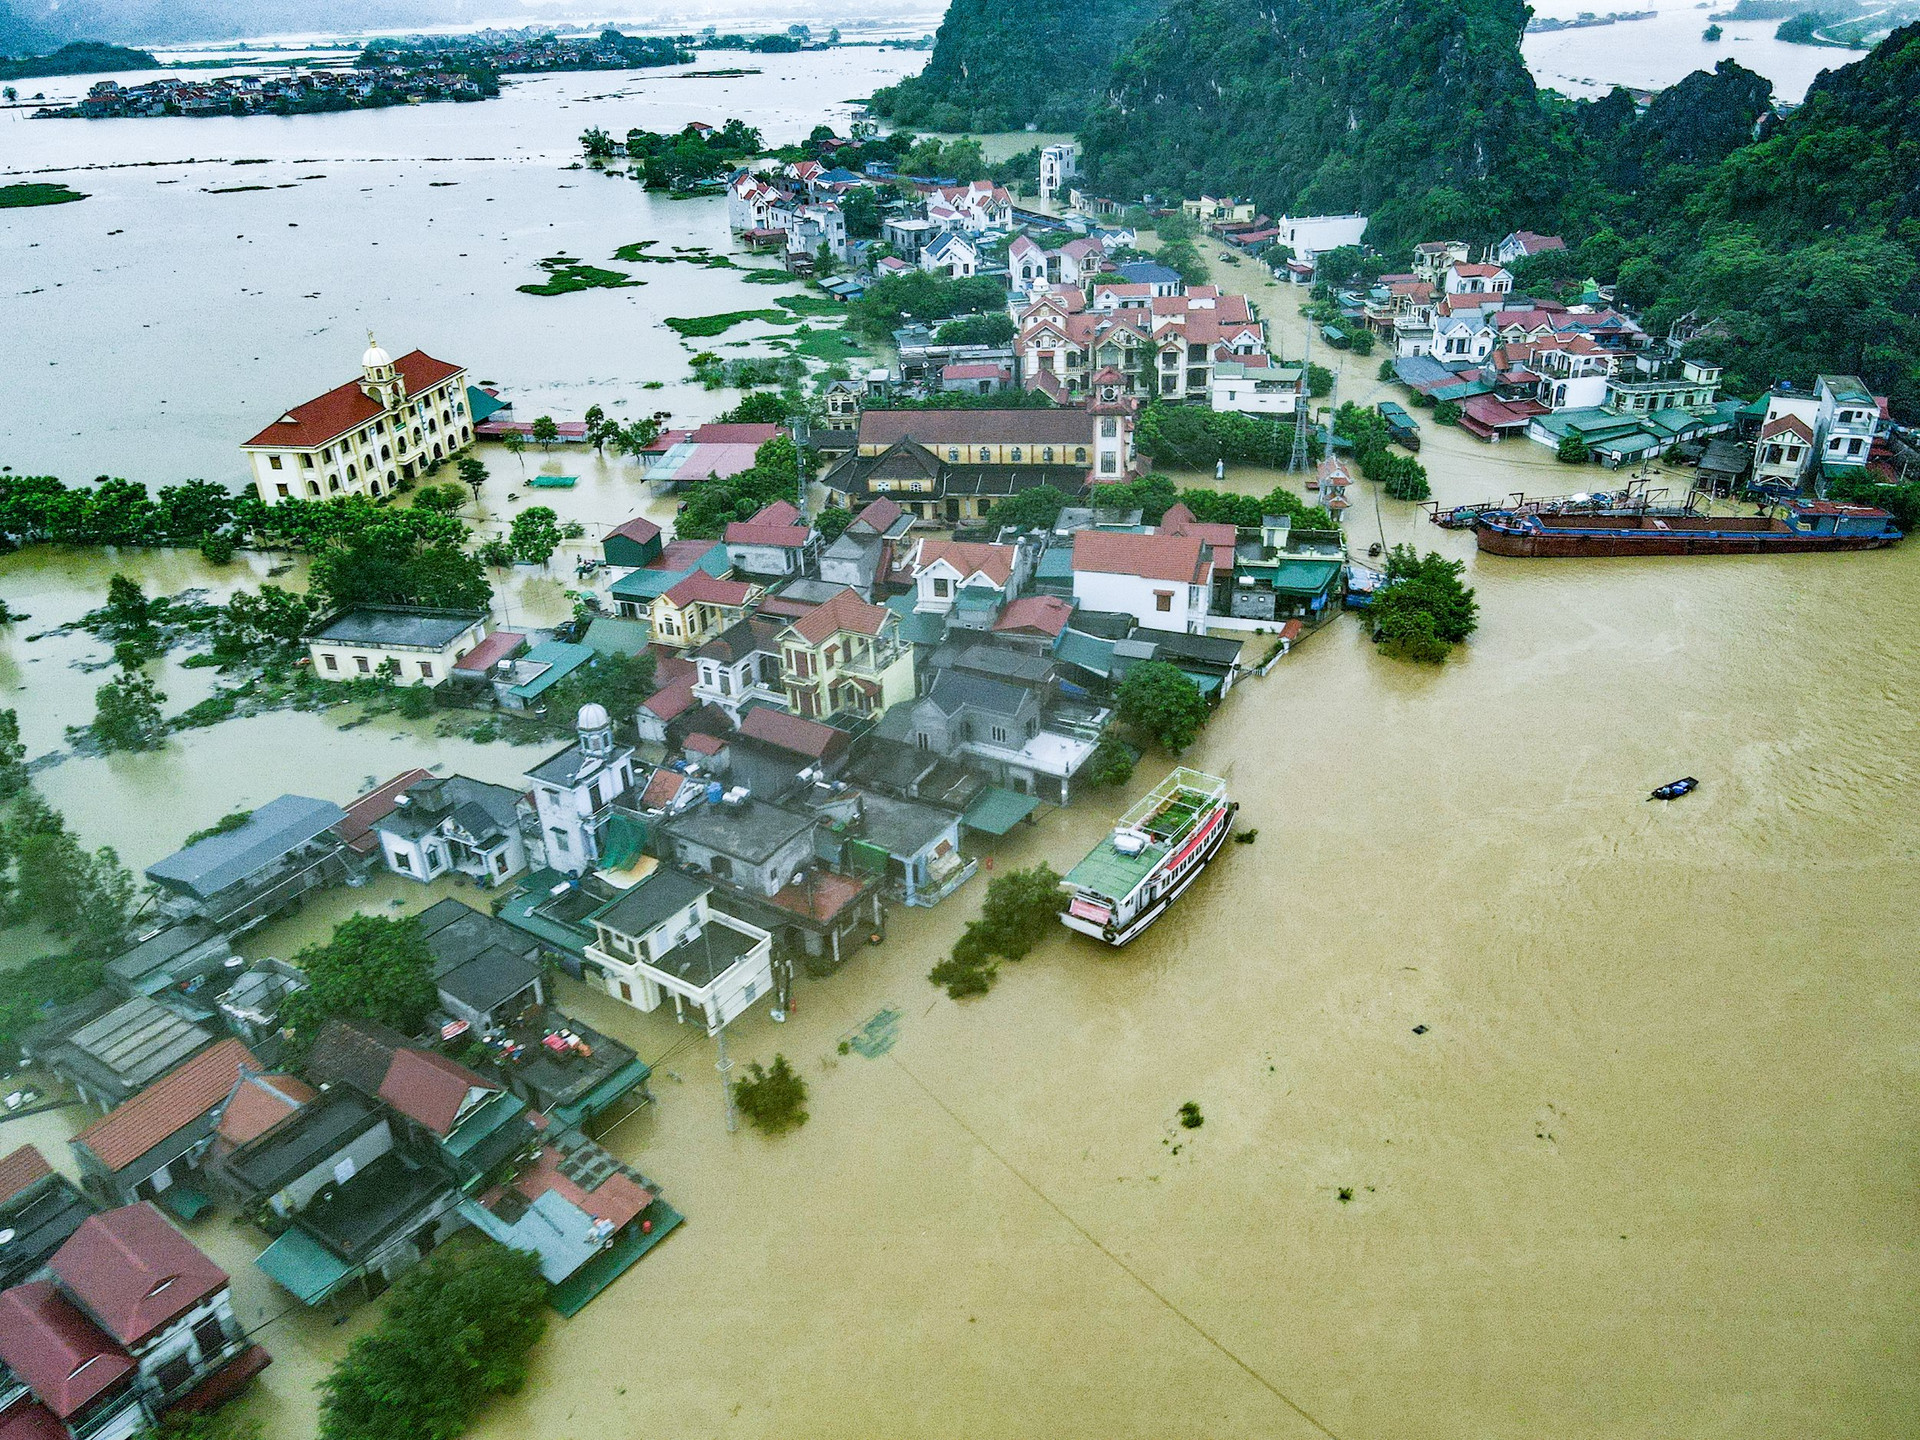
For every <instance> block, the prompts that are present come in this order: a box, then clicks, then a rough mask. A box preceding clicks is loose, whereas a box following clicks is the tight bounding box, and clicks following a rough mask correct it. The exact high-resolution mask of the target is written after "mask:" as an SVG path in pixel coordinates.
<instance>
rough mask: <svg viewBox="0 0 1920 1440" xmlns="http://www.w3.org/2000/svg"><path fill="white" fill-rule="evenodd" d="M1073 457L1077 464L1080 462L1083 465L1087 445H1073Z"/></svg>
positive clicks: (1085, 460)
mask: <svg viewBox="0 0 1920 1440" xmlns="http://www.w3.org/2000/svg"><path fill="white" fill-rule="evenodd" d="M1073 458H1074V460H1075V462H1076V463H1078V464H1081V465H1084V464H1086V463H1087V447H1086V446H1084V445H1076V446H1074V447H1073Z"/></svg>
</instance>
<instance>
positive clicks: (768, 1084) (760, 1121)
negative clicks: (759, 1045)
mask: <svg viewBox="0 0 1920 1440" xmlns="http://www.w3.org/2000/svg"><path fill="white" fill-rule="evenodd" d="M733 1097H734V1099H735V1101H737V1102H738V1104H739V1106H740V1112H741V1113H742V1114H743V1115H745V1116H746V1117H747V1119H748V1120H749V1121H750V1122H751V1123H752V1125H753V1127H754V1129H756V1130H761V1131H764V1132H766V1133H767V1134H769V1135H778V1134H780V1133H781V1132H782V1131H785V1130H793V1129H797V1128H798V1127H800V1126H802V1125H804V1124H806V1123H807V1112H806V1110H805V1109H804V1108H803V1107H804V1106H805V1105H806V1103H807V1082H806V1081H805V1080H802V1079H801V1078H800V1077H799V1076H798V1075H796V1074H794V1073H793V1067H792V1066H791V1065H789V1064H787V1057H786V1056H784V1055H775V1056H774V1057H773V1064H772V1065H771V1066H768V1067H765V1068H763V1067H762V1066H761V1064H760V1062H759V1061H758V1060H756V1061H754V1062H753V1063H752V1064H751V1065H749V1066H747V1073H746V1076H745V1078H743V1079H740V1080H736V1081H734V1084H733Z"/></svg>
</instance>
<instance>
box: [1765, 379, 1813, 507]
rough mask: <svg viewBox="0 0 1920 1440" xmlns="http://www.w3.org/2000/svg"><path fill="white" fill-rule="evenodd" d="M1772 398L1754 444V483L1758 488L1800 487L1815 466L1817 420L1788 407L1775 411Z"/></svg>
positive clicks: (1794, 488)
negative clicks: (1815, 429)
mask: <svg viewBox="0 0 1920 1440" xmlns="http://www.w3.org/2000/svg"><path fill="white" fill-rule="evenodd" d="M1772 398H1773V397H1769V403H1768V413H1767V418H1766V419H1765V420H1763V421H1762V422H1761V424H1760V438H1759V441H1758V443H1757V444H1756V445H1755V446H1754V451H1753V485H1754V488H1755V489H1760V488H1763V487H1766V488H1776V489H1784V490H1798V489H1799V488H1800V486H1801V484H1802V483H1803V482H1804V481H1805V480H1806V478H1807V475H1808V473H1809V472H1810V471H1811V470H1812V468H1813V457H1814V453H1815V443H1816V442H1815V439H1814V430H1813V427H1814V424H1815V421H1814V420H1810V419H1808V418H1805V417H1802V416H1800V415H1797V414H1794V413H1793V412H1792V411H1791V410H1788V409H1786V408H1785V407H1782V408H1781V410H1780V411H1779V413H1777V414H1776V413H1774V410H1773V405H1772V403H1771V402H1772ZM1802 398H1805V397H1802Z"/></svg>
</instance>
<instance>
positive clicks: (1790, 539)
mask: <svg viewBox="0 0 1920 1440" xmlns="http://www.w3.org/2000/svg"><path fill="white" fill-rule="evenodd" d="M1473 535H1474V540H1475V542H1476V543H1477V544H1478V545H1479V547H1480V548H1481V549H1482V550H1483V551H1485V552H1486V553H1487V554H1489V555H1512V556H1517V557H1520V558H1523V559H1547V558H1554V559H1559V558H1596V557H1609V556H1622V555H1784V554H1793V553H1798V552H1802V551H1810V550H1879V549H1882V548H1884V547H1885V546H1888V545H1892V544H1894V543H1895V542H1896V541H1898V540H1899V539H1900V538H1901V534H1900V531H1899V530H1898V529H1897V528H1896V527H1895V526H1894V523H1893V516H1891V515H1890V514H1888V513H1887V512H1886V511H1885V510H1881V509H1877V508H1876V507H1874V506H1872V505H1842V504H1837V503H1835V502H1834V501H1831V500H1790V501H1788V502H1787V503H1786V504H1785V505H1783V506H1781V507H1780V509H1779V510H1778V511H1776V512H1774V513H1769V514H1764V515H1699V514H1695V513H1693V512H1691V511H1670V512H1660V511H1655V510H1628V511H1621V510H1599V511H1587V512H1582V513H1554V512H1546V511H1531V512H1527V511H1517V510H1488V511H1483V512H1481V513H1480V514H1478V515H1476V516H1475V517H1474V519H1473Z"/></svg>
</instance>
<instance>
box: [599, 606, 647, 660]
mask: <svg viewBox="0 0 1920 1440" xmlns="http://www.w3.org/2000/svg"><path fill="white" fill-rule="evenodd" d="M652 637H653V627H652V626H650V625H648V624H647V623H646V621H644V620H616V619H614V618H613V617H611V616H606V615H603V616H601V617H600V618H598V619H596V620H595V621H594V622H593V623H592V624H591V625H589V626H588V627H587V634H586V639H585V640H584V641H583V642H582V643H584V644H585V645H587V646H588V647H590V648H591V649H592V650H593V651H594V653H595V654H598V655H638V654H639V653H640V652H641V651H642V650H644V649H646V648H647V644H648V642H649V641H650V640H651V639H652Z"/></svg>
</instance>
